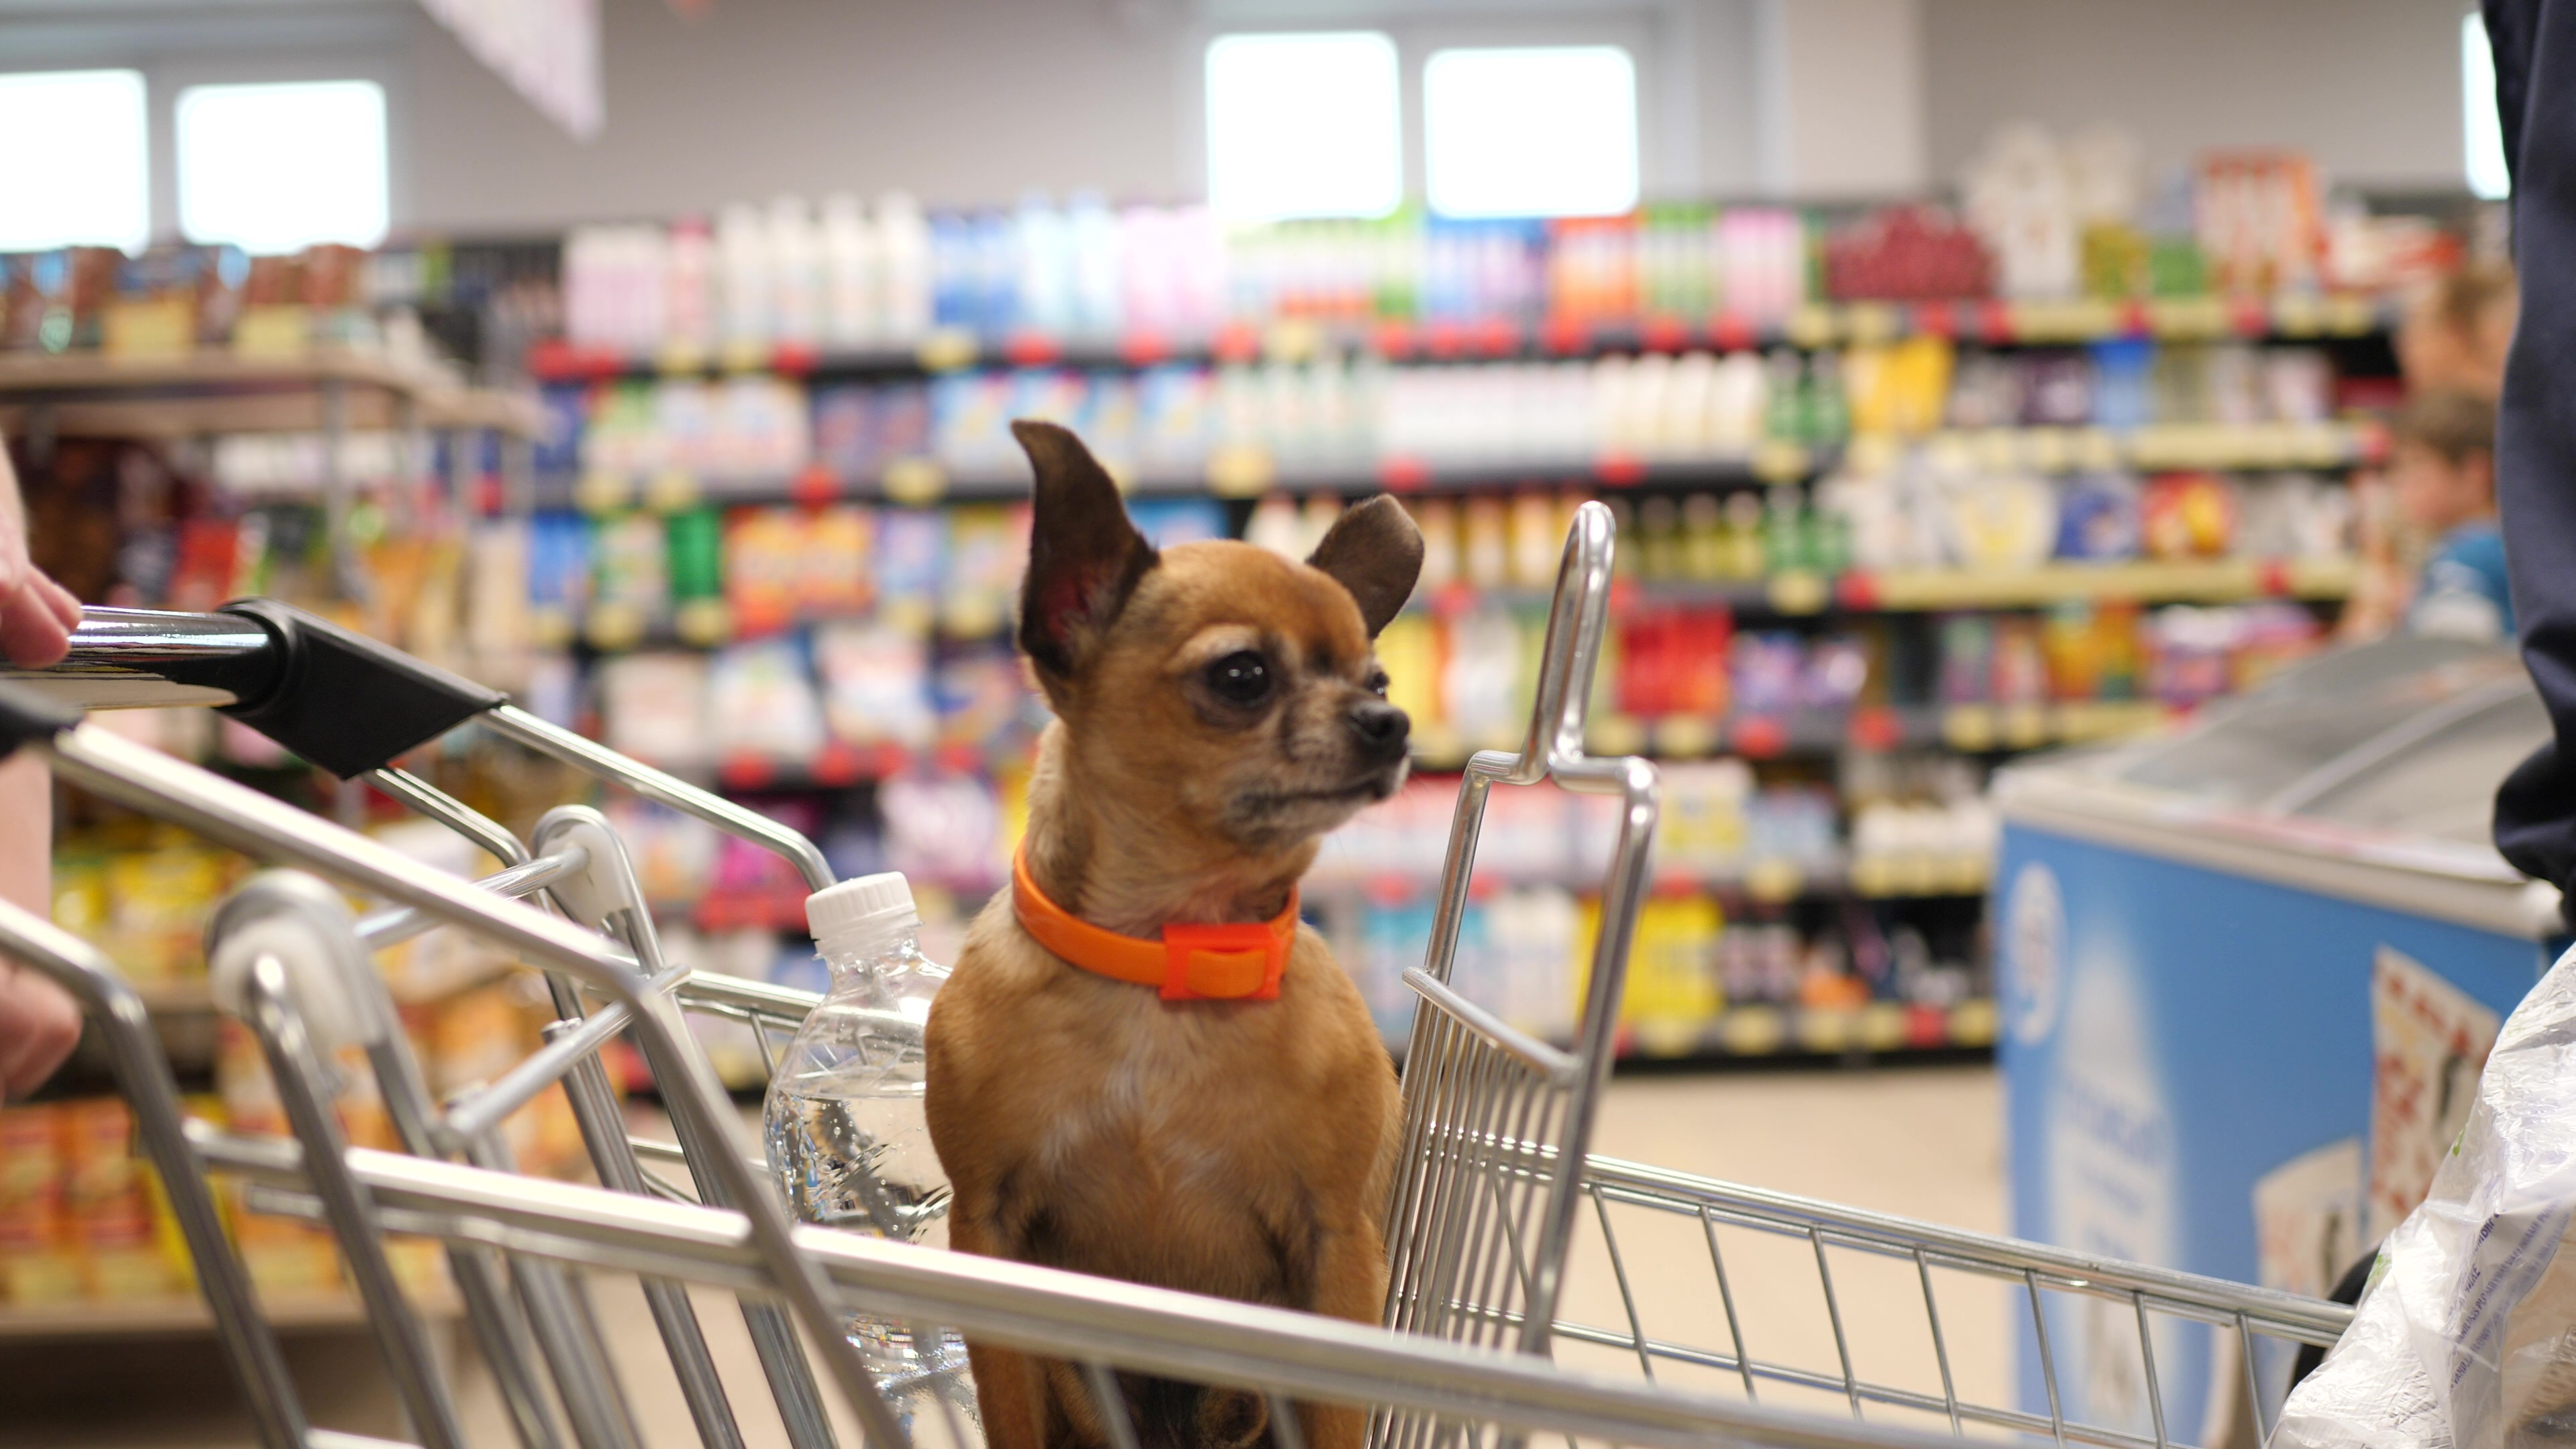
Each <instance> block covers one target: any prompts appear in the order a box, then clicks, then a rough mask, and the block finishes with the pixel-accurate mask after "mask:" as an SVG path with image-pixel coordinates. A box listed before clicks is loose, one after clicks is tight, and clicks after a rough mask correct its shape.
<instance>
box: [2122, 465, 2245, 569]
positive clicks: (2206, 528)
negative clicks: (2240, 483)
mask: <svg viewBox="0 0 2576 1449" xmlns="http://www.w3.org/2000/svg"><path fill="white" fill-rule="evenodd" d="M2138 522H2139V532H2140V534H2141V536H2142V538H2143V540H2144V542H2145V544H2146V552H2147V554H2148V556H2149V557H2152V558H2166V559H2181V558H2217V557H2219V556H2221V555H2224V554H2225V553H2226V552H2227V551H2228V550H2229V549H2230V548H2231V547H2233V546H2234V545H2235V542H2236V490H2235V489H2234V488H2232V487H2230V486H2229V485H2228V482H2227V480H2226V479H2224V478H2221V477H2219V476H2218V475H2217V474H2215V473H2167V474H2163V475H2161V476H2159V477H2155V478H2150V479H2148V480H2147V486H2146V488H2145V490H2144V491H2143V492H2142V493H2141V494H2140V495H2139V499H2138Z"/></svg>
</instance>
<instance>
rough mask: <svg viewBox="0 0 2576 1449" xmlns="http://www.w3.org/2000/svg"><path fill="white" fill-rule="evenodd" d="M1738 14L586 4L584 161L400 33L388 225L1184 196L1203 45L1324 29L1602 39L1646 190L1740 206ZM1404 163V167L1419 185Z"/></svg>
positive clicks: (1453, 40)
mask: <svg viewBox="0 0 2576 1449" xmlns="http://www.w3.org/2000/svg"><path fill="white" fill-rule="evenodd" d="M1839 3H1845V4H1854V3H1857V4H1885V3H1888V0H1839ZM1900 3H1903V4H1907V5H1910V4H1912V3H1913V0H1900ZM1755 5H1756V0H1501V3H1493V0H1486V3H1481V4H1460V3H1455V0H1344V3H1340V4H1331V5H1318V4H1308V3H1294V4H1289V3H1273V0H938V3H894V0H874V3H854V0H715V3H714V4H713V5H711V6H710V7H709V8H708V10H707V12H706V14H705V15H703V16H702V17H701V18H699V19H697V20H695V21H687V20H682V19H679V18H678V17H676V16H675V15H673V14H672V12H671V9H670V7H669V6H668V5H667V4H665V3H664V0H604V3H603V5H602V12H603V22H604V32H603V35H602V44H601V52H602V55H601V59H602V71H603V76H604V81H605V88H606V100H607V117H608V119H607V128H606V131H605V133H604V134H603V135H602V136H601V137H600V138H599V139H598V140H596V141H594V142H592V143H590V144H588V145H583V144H581V143H577V142H575V141H572V140H571V139H569V138H568V137H566V136H564V135H563V134H562V133H560V132H559V131H557V130H555V129H554V128H553V127H552V126H550V125H549V124H547V123H546V122H545V121H543V120H542V119H541V118H539V117H538V116H536V115H535V114H534V113H533V112H532V111H530V110H529V108H528V107H527V106H526V105H524V104H523V103H521V102H519V101H518V99H517V98H516V97H515V96H514V95H512V94H511V93H510V91H509V90H508V89H507V87H505V86H504V85H503V84H502V83H501V82H500V81H499V80H497V79H495V78H494V77H492V76H491V75H489V74H488V73H487V72H485V71H484V70H483V68H482V67H481V66H480V65H479V64H477V63H476V62H475V61H474V60H473V58H472V57H470V56H469V55H467V54H466V53H465V52H464V50H463V49H462V48H461V47H459V46H458V45H457V44H456V43H455V42H454V41H452V40H450V39H449V38H448V37H447V36H445V35H444V34H443V33H440V32H438V31H436V30H435V28H434V27H431V26H429V25H427V24H426V23H425V22H424V24H423V25H422V27H421V29H422V31H423V34H421V35H420V37H419V38H418V39H417V40H416V41H415V43H414V44H413V46H412V47H411V49H412V58H411V73H412V80H411V85H410V86H409V88H408V95H407V96H406V97H405V98H404V102H403V104H402V105H401V106H400V110H401V111H402V113H403V115H404V117H405V118H406V126H405V129H406V130H407V132H408V134H409V135H411V136H412V138H413V144H412V145H411V147H410V148H409V160H408V167H409V173H410V187H409V200H410V205H409V207H408V208H407V209H406V210H405V211H404V212H403V213H401V215H402V217H403V219H404V220H405V221H407V222H409V223H412V224H415V225H419V226H424V227H437V228H452V229H456V230H460V231H470V230H478V229H493V228H503V229H506V228H512V227H527V228H535V227H541V226H551V225H558V224H560V223H562V222H565V221H572V220H580V219H596V218H604V217H621V216H660V215H667V214H670V213H673V212H678V211H684V210H703V209H706V208H709V207H713V206H716V205H720V204H722V203H724V202H726V201H731V200H741V199H759V198H763V197H767V196H769V195H771V194H773V193H776V192H780V191H794V192H800V193H804V194H808V195H813V194H818V193H822V192H826V191H832V190H850V191H854V192H857V193H859V194H862V195H865V194H869V193H873V192H876V191H879V190H883V189H885V188H889V187H903V188H906V189H909V190H912V191H914V192H916V193H919V194H920V195H922V196H924V197H925V198H926V199H929V200H932V201H944V202H1006V201H1008V200H1010V199H1011V198H1013V197H1014V196H1016V195H1018V194H1019V193H1020V192H1021V191H1022V190H1024V189H1027V188H1029V187H1032V186H1035V187H1041V188H1044V189H1047V190H1050V191H1055V192H1058V193H1061V192H1063V191H1065V190H1067V189H1070V188H1072V187H1076V186H1093V187H1098V188H1101V189H1103V190H1105V191H1107V192H1109V193H1110V194H1111V195H1113V196H1125V197H1134V198H1139V199H1152V200H1163V199H1172V198H1179V197H1191V196H1197V195H1200V194H1202V192H1203V189H1204V183H1203V178H1202V176H1201V174H1200V169H1199V168H1200V164H1201V163H1200V159H1199V157H1200V153H1199V151H1198V149H1197V147H1198V141H1199V137H1198V131H1199V121H1198V116H1199V106H1200V104H1201V93H1200V91H1199V88H1198V83H1197V77H1198V74H1199V66H1200V62H1201V57H1202V53H1203V49H1204V46H1205V43H1206V40H1207V38H1208V37H1209V36H1210V35H1213V34H1215V33H1217V32H1218V31H1220V30H1225V29H1265V28H1274V27H1275V28H1317V27H1339V26H1369V27H1372V28H1382V29H1386V30H1388V31H1390V32H1391V33H1393V34H1394V35H1395V36H1396V38H1397V41H1398V44H1399V46H1401V47H1403V48H1404V50H1405V52H1406V54H1407V57H1408V60H1409V61H1414V62H1418V60H1419V59H1420V58H1421V56H1422V55H1424V54H1427V53H1428V51H1429V49H1430V48H1432V47H1434V46H1437V45H1453V44H1505V43H1562V42H1565V41H1579V40H1610V41H1615V42H1617V43H1621V44H1625V45H1627V46H1628V47H1629V49H1630V50H1631V52H1632V53H1634V54H1635V55H1636V57H1637V60H1638V69H1639V78H1640V82H1641V102H1642V104H1643V106H1644V109H1645V111H1646V114H1645V115H1644V116H1643V117H1642V118H1641V119H1642V121H1643V123H1644V127H1645V132H1646V134H1645V137H1644V140H1645V145H1644V148H1643V149H1644V156H1643V160H1644V163H1645V166H1644V179H1645V182H1646V187H1647V190H1648V192H1649V193H1650V194H1665V195H1681V196H1707V195H1713V194H1728V195H1741V194H1744V193H1746V192H1748V191H1750V190H1753V189H1754V188H1755V187H1756V186H1758V185H1759V184H1760V182H1761V177H1760V175H1759V173H1758V170H1757V164H1756V151H1757V146H1756V138H1755V132H1756V125H1757V122H1756V118H1755V115H1754V99H1753V91H1754V87H1753V84H1752V73H1753V67H1754V59H1755V51H1754V44H1753V41H1754V30H1755V26H1754V22H1753V14H1754V10H1755ZM1408 74H1410V71H1409V72H1408ZM1410 86H1411V83H1410V81H1408V89H1410ZM1413 154H1414V155H1415V156H1418V154H1419V152H1418V148H1415V149H1414V153H1413ZM1415 169H1416V168H1415V167H1414V166H1413V164H1412V163H1411V161H1410V160H1408V165H1407V172H1408V177H1409V179H1410V180H1411V181H1412V182H1413V183H1414V184H1415V186H1416V188H1417V189H1418V186H1419V177H1418V176H1416V175H1413V174H1412V173H1413V172H1414V170H1415Z"/></svg>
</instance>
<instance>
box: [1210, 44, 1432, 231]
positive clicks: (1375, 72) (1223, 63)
mask: <svg viewBox="0 0 2576 1449" xmlns="http://www.w3.org/2000/svg"><path fill="white" fill-rule="evenodd" d="M1398 84H1399V82H1398V76H1397V70H1396V60H1395V42H1394V41H1392V40H1390V39H1388V38H1387V37H1386V36H1384V35H1381V34H1378V33H1376V32H1374V31H1361V32H1353V33H1347V34H1301V35H1227V36H1221V37H1219V38H1218V39H1217V40H1216V41H1214V42H1213V43H1211V44H1210V45H1209V46H1208V52H1207V155H1208V204H1209V205H1210V206H1211V207H1213V208H1215V210H1216V212H1217V214H1218V215H1220V216H1225V217H1229V218H1236V219H1244V220H1257V221H1276V220H1281V219H1284V218H1288V217H1300V216H1384V215H1385V214H1387V213H1388V212H1390V211H1393V210H1395V208H1396V205H1397V203H1399V202H1401V201H1402V200H1403V199H1404V159H1403V147H1404V131H1403V125H1402V123H1401V120H1400V113H1399V110H1398V102H1397V99H1396V92H1397V88H1398Z"/></svg>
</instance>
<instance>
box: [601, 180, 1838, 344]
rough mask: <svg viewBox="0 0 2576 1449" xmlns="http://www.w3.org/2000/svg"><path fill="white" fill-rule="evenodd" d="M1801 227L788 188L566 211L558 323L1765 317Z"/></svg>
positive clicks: (737, 330) (1120, 323)
mask: <svg viewBox="0 0 2576 1449" xmlns="http://www.w3.org/2000/svg"><path fill="white" fill-rule="evenodd" d="M1808 246H1809V242H1808V238H1807V235H1806V230H1805V223H1804V221H1803V220H1802V219H1801V218H1800V216H1799V215H1798V214H1797V213H1795V212H1792V211H1786V210H1782V209H1779V208H1773V207H1737V208H1730V209H1727V210H1725V211H1723V212H1718V211H1715V210H1714V209H1711V208H1682V207H1665V208H1654V209H1650V210H1648V211H1646V212H1644V213H1641V214H1640V215H1639V216H1638V217H1636V218H1621V219H1615V220H1611V221H1573V222H1556V223H1545V222H1447V221H1429V222H1426V221H1425V220H1423V219H1422V218H1419V217H1404V218H1400V219H1397V220H1394V221H1390V222H1355V223H1305V224H1290V225H1285V226H1279V227H1274V228H1262V229H1228V228H1226V227H1224V226H1222V225H1220V224H1219V223H1218V222H1217V221H1216V220H1215V219H1214V218H1213V217H1211V216H1210V215H1209V213H1208V212H1207V211H1206V210H1205V209H1204V208H1200V207H1158V206H1126V207H1112V206H1111V205H1109V204H1108V203H1107V202H1106V201H1104V200H1102V199H1101V198H1100V197H1098V196H1096V195H1092V194H1081V195H1077V196H1075V197H1073V198H1072V199H1071V201H1070V202H1069V203H1068V204H1067V205H1065V206H1063V207H1061V208H1059V207H1057V206H1055V205H1053V204H1052V203H1051V202H1049V201H1048V200H1047V199H1046V198H1044V197H1040V196H1032V197H1029V198H1027V199H1025V200H1023V201H1022V203H1021V204H1020V206H1019V207H1018V208H1017V209H1016V210H1008V211H1001V210H987V211H938V212H931V213H925V212H924V211H923V210H922V209H921V207H920V206H919V204H918V203H916V202H914V201H913V200H912V199H911V198H909V197H907V196H903V195H900V194H896V195H888V196H886V197H884V198H882V199H880V200H879V201H878V203H877V204H876V205H875V206H874V207H873V208H870V207H863V206H862V205H861V204H860V203H859V202H858V201H857V200H855V199H853V198H850V197H846V196H841V197H832V198H829V199H826V200H825V201H824V202H823V203H822V204H821V205H820V206H819V207H817V206H814V205H812V204H810V203H808V202H807V201H805V200H804V199H802V198H798V197H792V196H782V197H779V198H777V199H776V200H774V201H772V202H771V203H770V204H769V205H768V206H766V207H755V206H741V205H738V206H731V207H727V208H725V209H723V210H722V211H721V212H719V213H718V214H717V216H716V218H715V220H714V223H713V225H709V224H707V223H706V222H704V221H698V220H683V221H680V222H676V223H673V224H671V225H669V226H657V225H620V226H599V227H584V228H579V229H576V230H575V231H573V232H572V233H571V234H569V235H568V236H567V237H566V238H565V240H564V247H563V270H562V287H563V298H564V304H563V309H564V330H565V335H566V337H567V339H568V340H569V341H570V342H572V343H573V344H574V345H576V346H583V347H607V348H615V349H619V350H622V351H627V352H638V351H649V350H653V349H659V348H664V347H672V346H677V347H685V348H695V349H699V350H705V349H711V348H713V347H716V346H720V345H723V344H728V343H739V342H754V343H779V342H785V343H794V344H804V345H809V346H820V347H832V348H845V349H861V348H869V347H887V346H902V345H907V344H910V343H913V342H917V341H918V340H920V339H921V338H922V337H923V336H925V335H926V334H927V333H929V332H930V331H931V329H933V328H955V329H959V330H962V331H965V332H969V333H973V334H977V335H980V336H985V337H995V338H998V337H1006V336H1009V335H1011V334H1014V333H1019V332H1040V333H1046V334H1050V335H1054V336H1061V337H1090V338H1111V337H1118V336H1122V335H1129V334H1138V333H1145V334H1156V335H1162V336H1167V337H1175V338H1200V339H1203V338H1206V337H1209V336H1210V335H1212V334H1213V333H1215V332H1216V331H1217V330H1218V329H1219V328H1220V327H1222V326H1224V325H1226V324H1227V323H1229V322H1239V321H1266V320H1268V319H1270V318H1273V317H1281V316H1310V317H1311V316H1331V317H1415V316H1420V317H1425V318H1449V317H1456V318H1475V319H1481V318H1487V317H1497V316H1504V317H1516V316H1536V315H1573V316H1612V317H1622V318H1624V317H1629V316H1633V315H1636V314H1637V313H1638V312H1639V311H1640V310H1641V309H1646V310H1653V311H1656V312H1668V313H1686V314H1706V313H1710V312H1714V311H1717V310H1719V309H1720V308H1725V309H1727V310H1730V311H1733V312H1737V313H1741V314H1743V315H1744V316H1745V317H1746V318H1747V319H1748V320H1750V321H1752V322H1755V323H1757V324H1759V323H1765V322H1768V323H1776V322H1777V321H1779V320H1780V319H1781V318H1783V317H1785V316H1787V314H1788V313H1789V312H1790V311H1791V310H1792V309H1794V308H1795V307H1796V306H1798V305H1799V304H1800V303H1802V302H1804V301H1805V300H1806V299H1807V296H1808V276H1807V273H1808Z"/></svg>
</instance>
